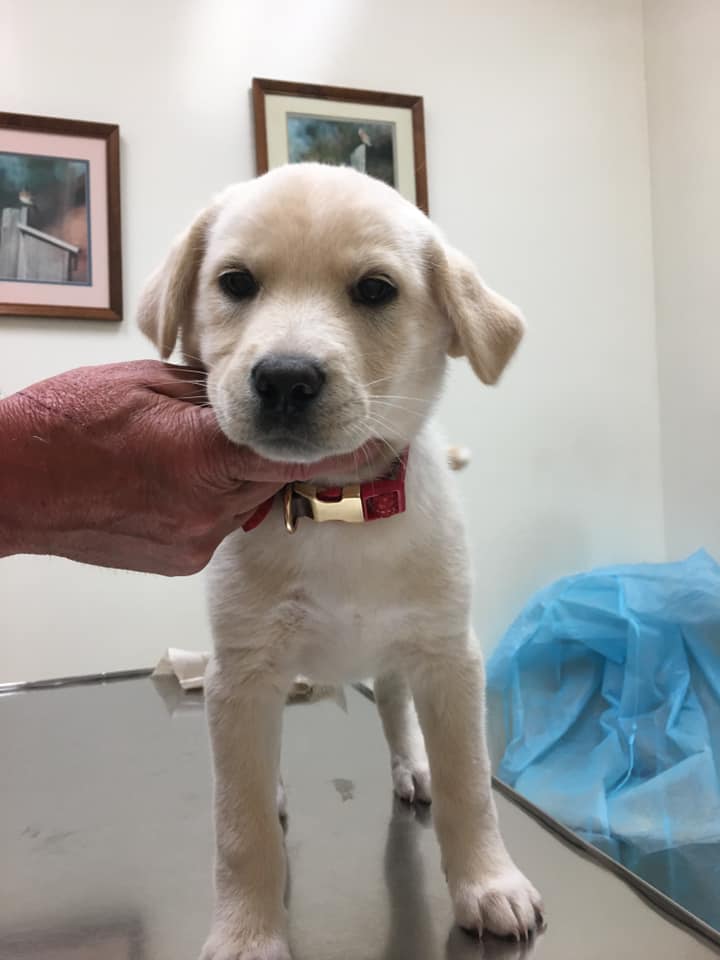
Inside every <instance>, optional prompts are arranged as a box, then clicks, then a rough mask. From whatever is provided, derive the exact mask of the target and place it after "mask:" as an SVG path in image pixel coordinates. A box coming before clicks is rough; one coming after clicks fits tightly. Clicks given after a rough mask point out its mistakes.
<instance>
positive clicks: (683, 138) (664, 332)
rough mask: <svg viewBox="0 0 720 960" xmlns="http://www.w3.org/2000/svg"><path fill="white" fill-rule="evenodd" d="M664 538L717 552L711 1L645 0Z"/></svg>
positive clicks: (717, 296) (715, 38) (715, 52)
mask: <svg viewBox="0 0 720 960" xmlns="http://www.w3.org/2000/svg"><path fill="white" fill-rule="evenodd" d="M645 28H646V34H645V37H646V40H645V51H646V69H647V94H648V119H649V130H650V156H651V172H652V198H653V222H654V230H653V236H654V248H655V291H656V304H657V329H658V362H659V370H660V390H661V422H662V426H663V475H664V485H665V509H666V531H667V546H668V552H669V554H670V556H671V557H681V556H684V555H686V554H688V553H689V552H691V551H692V550H695V549H697V548H698V547H700V546H704V547H706V548H708V549H709V550H710V551H711V552H713V553H714V554H715V556H718V555H720V509H718V489H719V488H720V443H719V442H718V435H719V433H720V428H719V426H718V412H719V411H720V372H719V367H718V363H719V360H720V282H719V279H718V278H719V276H720V239H719V237H718V230H719V229H720V4H719V3H718V2H717V0H646V2H645Z"/></svg>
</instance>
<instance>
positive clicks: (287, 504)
mask: <svg viewBox="0 0 720 960" xmlns="http://www.w3.org/2000/svg"><path fill="white" fill-rule="evenodd" d="M296 496H297V497H301V498H302V499H303V500H304V501H305V503H306V504H307V507H308V510H309V513H308V514H307V515H308V516H309V517H310V519H312V520H315V521H316V522H317V523H325V521H326V520H339V521H341V522H342V523H363V522H364V521H365V514H364V513H363V503H362V497H361V495H360V484H359V483H352V484H350V485H349V486H347V487H341V488H340V497H339V499H333V500H329V499H328V500H326V499H321V498H320V497H319V496H318V488H317V487H316V486H315V484H312V483H289V484H288V485H287V486H286V487H285V492H284V495H283V509H284V516H285V529H286V530H287V532H288V533H295V531H296V530H297V522H298V516H299V515H300V514H297V513H296V512H295V500H294V498H295V497H296Z"/></svg>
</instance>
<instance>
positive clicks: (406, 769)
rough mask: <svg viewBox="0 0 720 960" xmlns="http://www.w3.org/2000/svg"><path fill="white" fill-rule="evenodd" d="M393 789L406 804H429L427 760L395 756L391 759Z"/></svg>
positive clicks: (428, 769) (430, 797)
mask: <svg viewBox="0 0 720 960" xmlns="http://www.w3.org/2000/svg"><path fill="white" fill-rule="evenodd" d="M391 769H392V781H393V789H394V790H395V793H396V794H397V795H398V797H400V799H401V800H405V801H407V802H408V803H416V802H417V803H430V801H431V799H432V793H431V791H430V767H429V766H428V762H427V758H425V757H423V758H422V759H416V758H411V757H401V756H398V755H395V756H394V757H393V758H392V768H391Z"/></svg>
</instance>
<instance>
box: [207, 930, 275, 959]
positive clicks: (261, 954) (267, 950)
mask: <svg viewBox="0 0 720 960" xmlns="http://www.w3.org/2000/svg"><path fill="white" fill-rule="evenodd" d="M200 960H292V958H291V956H290V950H289V949H288V945H287V944H286V943H285V941H284V940H281V939H277V938H274V937H273V938H272V939H270V940H266V939H262V940H254V941H253V942H252V943H250V944H248V943H242V942H240V941H239V940H236V939H235V938H234V937H229V938H228V937H225V936H223V935H221V934H216V933H211V934H210V936H209V938H208V940H207V943H206V944H205V946H204V947H203V950H202V953H201V954H200Z"/></svg>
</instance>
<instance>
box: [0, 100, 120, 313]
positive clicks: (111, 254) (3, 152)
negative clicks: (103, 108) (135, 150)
mask: <svg viewBox="0 0 720 960" xmlns="http://www.w3.org/2000/svg"><path fill="white" fill-rule="evenodd" d="M0 316H21V317H22V316H27V317H64V318H72V319H89V320H115V321H118V320H121V319H122V250H121V231H120V131H119V128H118V126H117V125H116V124H111V123H91V122H85V121H82V120H64V119H61V118H58V117H37V116H30V115H26V114H19V113H1V112H0Z"/></svg>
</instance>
